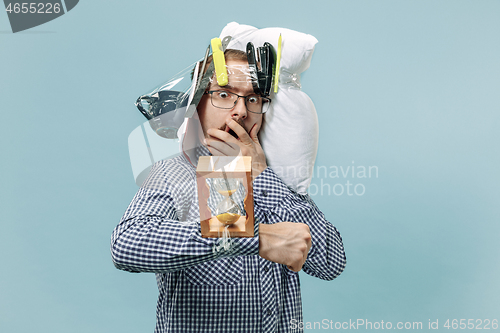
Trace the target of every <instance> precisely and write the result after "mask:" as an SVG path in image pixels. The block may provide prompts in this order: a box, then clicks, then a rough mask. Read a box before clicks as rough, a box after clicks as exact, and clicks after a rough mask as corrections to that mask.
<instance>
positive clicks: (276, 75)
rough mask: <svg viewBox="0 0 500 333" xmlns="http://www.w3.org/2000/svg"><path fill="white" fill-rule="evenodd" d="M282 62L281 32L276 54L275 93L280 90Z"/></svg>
mask: <svg viewBox="0 0 500 333" xmlns="http://www.w3.org/2000/svg"><path fill="white" fill-rule="evenodd" d="M280 62H281V34H280V38H278V54H277V55H276V72H275V73H274V93H277V92H278V82H279V79H280Z"/></svg>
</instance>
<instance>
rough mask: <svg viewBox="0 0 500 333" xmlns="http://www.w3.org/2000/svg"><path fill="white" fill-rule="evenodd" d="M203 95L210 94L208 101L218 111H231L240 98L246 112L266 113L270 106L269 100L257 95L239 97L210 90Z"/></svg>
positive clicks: (221, 91) (226, 92) (223, 91)
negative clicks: (242, 100)
mask: <svg viewBox="0 0 500 333" xmlns="http://www.w3.org/2000/svg"><path fill="white" fill-rule="evenodd" d="M205 94H210V100H211V102H212V105H213V106H215V107H216V108H219V109H232V108H234V107H235V105H236V103H238V99H239V98H240V97H241V98H243V99H244V100H245V106H246V108H247V110H248V112H252V113H258V114H262V113H266V111H267V110H268V109H269V105H270V104H271V99H270V98H266V97H262V96H259V95H255V94H253V95H248V96H240V95H238V94H235V93H232V92H229V91H225V90H210V91H207V92H205Z"/></svg>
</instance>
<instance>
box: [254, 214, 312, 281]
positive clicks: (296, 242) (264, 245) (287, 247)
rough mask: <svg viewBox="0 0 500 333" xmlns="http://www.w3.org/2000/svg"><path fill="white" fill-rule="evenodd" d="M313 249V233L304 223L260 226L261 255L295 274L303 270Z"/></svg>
mask: <svg viewBox="0 0 500 333" xmlns="http://www.w3.org/2000/svg"><path fill="white" fill-rule="evenodd" d="M310 248H311V233H310V232H309V227H308V226H307V224H304V223H293V222H280V223H275V224H260V225H259V255H260V256H261V257H262V258H264V259H267V260H270V261H273V262H276V263H278V264H284V265H287V266H288V268H289V269H290V270H292V271H294V272H298V271H300V270H301V269H302V265H304V262H305V261H306V259H307V254H308V253H309V249H310Z"/></svg>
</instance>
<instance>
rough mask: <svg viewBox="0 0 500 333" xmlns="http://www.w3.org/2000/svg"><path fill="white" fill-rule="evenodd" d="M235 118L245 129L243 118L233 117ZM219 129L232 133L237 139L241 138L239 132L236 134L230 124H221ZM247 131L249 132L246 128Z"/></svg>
mask: <svg viewBox="0 0 500 333" xmlns="http://www.w3.org/2000/svg"><path fill="white" fill-rule="evenodd" d="M233 120H234V121H236V122H237V123H238V124H239V125H240V126H241V127H243V129H245V126H243V121H242V120H241V119H239V120H236V119H233ZM219 129H220V130H221V131H224V132H227V133H229V134H231V135H232V136H233V137H235V138H236V139H239V137H238V134H236V133H235V132H234V131H233V130H232V129H231V128H230V127H229V126H227V125H224V126H221V127H220V128H219ZM245 132H247V130H246V129H245ZM247 133H248V132H247Z"/></svg>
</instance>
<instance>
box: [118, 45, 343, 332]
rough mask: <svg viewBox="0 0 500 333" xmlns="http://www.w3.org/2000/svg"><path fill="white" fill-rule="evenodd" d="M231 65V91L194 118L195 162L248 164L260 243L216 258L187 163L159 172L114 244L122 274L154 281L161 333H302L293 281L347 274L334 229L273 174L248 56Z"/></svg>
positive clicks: (216, 92)
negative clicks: (246, 160)
mask: <svg viewBox="0 0 500 333" xmlns="http://www.w3.org/2000/svg"><path fill="white" fill-rule="evenodd" d="M225 57H226V64H227V67H228V68H229V69H230V70H229V84H228V85H227V86H224V87H220V86H219V85H218V84H217V81H216V80H212V82H211V84H210V86H209V87H208V89H207V91H206V92H205V94H204V96H203V98H202V99H201V101H200V103H199V105H198V108H197V109H198V116H199V120H200V124H201V129H202V132H203V136H204V140H203V141H204V145H202V146H201V147H200V149H198V150H197V152H196V153H197V155H198V156H200V155H208V154H209V153H211V154H213V155H227V156H236V155H240V154H241V155H244V156H251V157H252V162H253V163H252V176H253V179H254V180H253V191H254V193H253V196H254V206H255V208H254V214H255V221H256V225H255V237H253V238H234V239H232V240H231V248H230V249H229V250H227V251H218V250H220V248H217V244H218V242H219V240H218V239H213V238H202V237H201V235H200V226H199V224H200V222H199V211H198V198H197V194H196V193H197V191H196V182H195V177H196V173H195V168H194V166H193V165H191V164H190V163H189V162H188V160H187V159H186V156H180V157H177V158H175V159H171V160H167V161H161V162H159V163H156V164H155V165H154V166H153V168H152V170H151V174H150V175H149V177H148V179H147V180H146V181H145V183H144V184H143V186H142V187H141V189H140V190H139V191H138V193H137V194H136V196H135V197H134V199H133V200H132V203H131V204H130V205H129V207H128V209H127V211H126V212H125V214H124V216H123V218H122V220H121V221H120V224H119V225H118V226H117V227H116V228H115V230H114V232H113V236H112V244H111V250H112V257H113V261H114V264H115V266H116V267H117V268H119V269H123V270H127V271H134V272H141V271H142V272H155V273H156V277H157V283H158V288H159V293H160V295H159V298H158V304H157V323H156V330H155V332H292V331H297V329H295V330H293V329H292V327H297V325H292V323H294V322H295V323H296V322H301V321H302V308H301V298H300V288H299V277H298V273H297V272H299V271H300V270H301V269H303V270H304V271H305V272H306V273H307V274H310V275H313V276H316V277H319V278H321V279H325V280H331V279H333V278H335V277H336V276H338V275H339V274H340V273H341V272H342V270H343V269H344V267H345V255H344V250H343V245H342V239H341V237H340V234H339V233H338V232H337V230H336V229H335V227H333V226H332V225H331V224H330V223H329V222H327V221H326V220H325V219H324V215H323V214H322V213H321V212H320V211H319V209H318V208H317V207H316V205H315V204H314V202H313V201H312V200H311V199H310V198H309V196H306V195H300V194H297V193H295V192H293V191H291V190H290V189H289V188H288V187H287V186H286V185H285V184H284V183H283V182H282V181H281V180H280V179H279V178H278V177H277V176H276V174H275V173H274V172H273V170H272V169H271V168H268V166H267V163H266V157H265V154H264V151H263V150H262V147H261V145H260V144H259V140H258V136H257V134H258V132H259V129H260V127H261V125H262V121H263V119H262V117H263V115H262V112H263V111H264V110H265V108H266V107H267V106H266V99H265V98H263V97H262V96H259V95H257V94H255V92H254V90H253V86H252V79H251V78H250V79H248V74H247V72H248V70H247V69H248V62H247V60H246V55H245V53H244V52H241V51H236V50H227V51H226V52H225ZM240 78H243V79H240ZM268 102H270V101H268ZM285 135H286V133H284V136H285ZM214 249H218V250H217V251H215V250H214Z"/></svg>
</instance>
